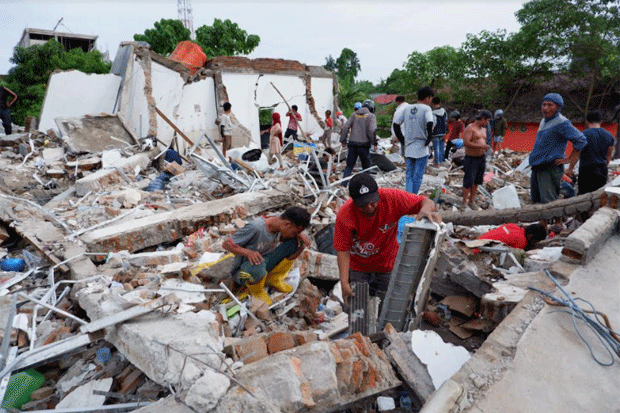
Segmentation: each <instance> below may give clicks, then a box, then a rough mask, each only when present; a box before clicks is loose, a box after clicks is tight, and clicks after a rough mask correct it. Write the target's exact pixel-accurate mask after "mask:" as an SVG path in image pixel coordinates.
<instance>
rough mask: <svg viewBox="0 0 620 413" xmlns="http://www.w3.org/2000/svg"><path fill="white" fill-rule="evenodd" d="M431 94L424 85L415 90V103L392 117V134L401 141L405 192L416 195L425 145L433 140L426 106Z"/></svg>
mask: <svg viewBox="0 0 620 413" xmlns="http://www.w3.org/2000/svg"><path fill="white" fill-rule="evenodd" d="M433 96H435V92H433V89H431V88H430V87H428V86H425V87H423V88H421V89H420V90H418V102H417V103H415V104H413V105H407V106H406V107H405V109H404V110H403V111H402V112H400V113H399V115H398V117H395V118H394V133H395V134H396V136H397V137H398V139H399V140H400V141H404V142H405V159H406V161H407V192H410V193H412V194H417V193H418V191H419V190H420V185H421V184H422V176H423V175H424V171H425V170H426V163H427V162H428V157H429V155H430V153H429V151H428V144H429V143H430V142H431V139H432V137H433V125H434V124H435V123H434V118H433V110H432V109H431V107H430V106H429V104H430V103H431V100H432V99H433Z"/></svg>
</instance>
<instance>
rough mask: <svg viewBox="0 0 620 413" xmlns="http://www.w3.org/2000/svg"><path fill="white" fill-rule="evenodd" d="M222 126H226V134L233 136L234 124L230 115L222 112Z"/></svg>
mask: <svg viewBox="0 0 620 413" xmlns="http://www.w3.org/2000/svg"><path fill="white" fill-rule="evenodd" d="M220 126H223V127H224V136H232V130H233V126H232V122H231V121H230V116H228V115H227V114H225V113H222V116H220Z"/></svg>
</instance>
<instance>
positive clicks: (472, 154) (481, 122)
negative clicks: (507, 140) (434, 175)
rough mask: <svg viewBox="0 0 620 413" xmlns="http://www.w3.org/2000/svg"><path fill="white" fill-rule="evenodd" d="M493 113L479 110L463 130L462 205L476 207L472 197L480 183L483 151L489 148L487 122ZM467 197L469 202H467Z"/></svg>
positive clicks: (482, 171)
mask: <svg viewBox="0 0 620 413" xmlns="http://www.w3.org/2000/svg"><path fill="white" fill-rule="evenodd" d="M492 116H493V115H491V112H489V111H488V110H481V111H480V113H478V115H476V120H475V121H474V122H473V123H471V124H470V125H469V126H467V128H465V131H464V132H463V145H464V146H465V159H464V160H463V170H464V172H465V175H464V176H463V205H468V206H469V207H470V208H471V209H476V206H475V204H474V198H475V197H476V193H477V192H478V185H480V184H482V179H483V177H484V171H485V169H486V162H485V158H484V152H485V151H486V150H487V149H489V145H487V143H486V139H487V129H486V127H487V124H488V123H489V120H490V119H491V117H492ZM467 198H469V204H468V203H467Z"/></svg>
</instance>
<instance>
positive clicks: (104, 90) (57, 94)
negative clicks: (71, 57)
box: [39, 70, 121, 132]
mask: <svg viewBox="0 0 620 413" xmlns="http://www.w3.org/2000/svg"><path fill="white" fill-rule="evenodd" d="M120 85H121V77H120V76H117V75H114V74H105V75H96V74H87V73H83V72H80V71H78V70H70V71H66V72H57V73H53V74H52V76H51V77H50V80H49V84H48V86H47V90H46V92H45V100H44V101H43V108H42V110H41V121H40V122H39V130H40V131H42V132H46V131H48V130H50V129H54V130H58V127H57V126H56V123H55V122H54V119H56V118H59V117H62V118H73V117H82V116H84V115H87V114H99V113H109V114H111V113H114V104H115V102H116V96H117V94H118V91H119V88H120Z"/></svg>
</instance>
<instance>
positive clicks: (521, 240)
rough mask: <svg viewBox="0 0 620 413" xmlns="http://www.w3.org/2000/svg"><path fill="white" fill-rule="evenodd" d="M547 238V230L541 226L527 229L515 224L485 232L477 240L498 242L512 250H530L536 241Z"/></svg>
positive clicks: (534, 225) (531, 226)
mask: <svg viewBox="0 0 620 413" xmlns="http://www.w3.org/2000/svg"><path fill="white" fill-rule="evenodd" d="M545 238H547V230H546V229H545V227H544V226H542V225H541V224H532V225H530V226H528V227H527V228H525V227H522V226H521V225H517V224H506V225H502V226H499V227H497V228H494V229H492V230H490V231H488V232H485V233H484V234H482V235H481V236H480V238H479V239H491V240H494V241H500V242H503V243H504V244H506V245H508V246H509V247H512V248H519V249H522V250H524V249H530V248H532V247H533V246H534V244H535V243H537V242H538V241H542V240H544V239H545Z"/></svg>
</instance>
